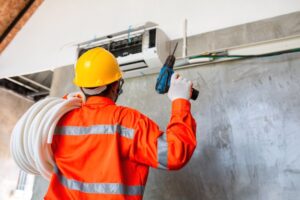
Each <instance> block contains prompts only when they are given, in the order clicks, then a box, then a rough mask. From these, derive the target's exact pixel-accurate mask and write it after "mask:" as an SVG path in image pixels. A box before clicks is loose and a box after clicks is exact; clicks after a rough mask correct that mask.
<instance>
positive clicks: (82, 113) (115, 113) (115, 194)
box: [45, 96, 196, 200]
mask: <svg viewBox="0 0 300 200" xmlns="http://www.w3.org/2000/svg"><path fill="white" fill-rule="evenodd" d="M195 131H196V124H195V121H194V119H193V117H192V115H191V113H190V102H189V101H187V100H185V99H178V100H174V101H173V102H172V115H171V121H170V123H169V124H168V128H167V131H166V133H163V132H162V131H160V130H159V127H158V126H157V125H156V124H155V123H154V122H153V121H152V120H150V119H149V118H148V117H146V116H144V115H142V114H140V113H139V112H138V111H135V110H133V109H130V108H126V107H122V106H117V105H115V103H114V102H113V101H112V100H110V99H109V98H105V97H99V96H94V97H90V98H88V100H87V102H86V103H85V104H84V105H83V106H82V107H81V108H79V109H75V110H73V111H71V112H70V113H68V114H66V115H65V116H64V117H63V118H62V119H61V120H60V121H59V123H58V125H57V127H56V130H55V135H54V138H53V143H52V149H53V154H54V159H55V163H56V168H55V173H54V174H53V176H52V179H51V182H50V186H49V189H48V192H47V194H46V196H45V199H51V200H56V199H80V200H84V199H88V200H92V199H93V200H94V199H114V200H119V199H128V200H131V199H134V200H137V199H142V195H143V191H144V187H145V185H146V181H147V176H148V167H149V166H151V167H154V168H162V169H170V170H172V169H179V168H181V167H183V166H184V165H185V164H186V163H187V161H188V160H189V159H190V157H191V156H192V153H193V151H194V149H195V147H196V137H195Z"/></svg>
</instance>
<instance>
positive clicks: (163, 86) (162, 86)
mask: <svg viewBox="0 0 300 200" xmlns="http://www.w3.org/2000/svg"><path fill="white" fill-rule="evenodd" d="M177 45H178V43H176V46H175V48H174V51H173V53H172V54H171V55H169V56H168V57H167V59H166V61H165V64H164V65H163V67H162V68H161V70H160V73H159V76H158V78H157V81H156V85H155V90H156V91H157V92H158V93H159V94H165V93H167V92H168V91H169V88H170V82H171V76H172V74H173V73H174V70H173V67H174V64H175V60H176V58H175V56H174V53H175V51H176V49H177ZM198 95H199V91H198V90H196V89H194V88H192V94H191V99H192V100H196V99H197V98H198Z"/></svg>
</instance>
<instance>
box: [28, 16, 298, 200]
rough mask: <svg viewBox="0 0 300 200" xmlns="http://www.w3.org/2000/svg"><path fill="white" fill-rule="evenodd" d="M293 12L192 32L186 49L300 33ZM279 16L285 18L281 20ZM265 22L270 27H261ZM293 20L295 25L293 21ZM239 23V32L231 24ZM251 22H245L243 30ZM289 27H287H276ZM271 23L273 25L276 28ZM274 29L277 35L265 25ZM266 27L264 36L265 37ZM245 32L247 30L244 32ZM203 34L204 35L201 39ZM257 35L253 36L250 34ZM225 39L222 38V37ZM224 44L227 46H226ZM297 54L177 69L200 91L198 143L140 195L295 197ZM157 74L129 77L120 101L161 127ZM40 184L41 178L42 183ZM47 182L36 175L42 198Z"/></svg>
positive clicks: (66, 81) (151, 198) (164, 119)
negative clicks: (177, 168) (179, 164)
mask: <svg viewBox="0 0 300 200" xmlns="http://www.w3.org/2000/svg"><path fill="white" fill-rule="evenodd" d="M298 15H299V12H298V13H294V14H291V15H286V16H281V17H279V18H274V19H273V20H271V19H270V20H264V21H262V22H261V23H260V22H255V23H252V24H248V25H247V26H245V27H248V28H247V29H245V30H248V32H247V35H248V36H249V37H244V36H245V35H244V34H245V32H244V28H243V27H244V25H241V26H238V27H233V28H229V29H227V30H222V31H219V32H218V31H216V32H212V33H210V34H211V35H209V33H207V34H204V35H199V36H197V37H196V38H193V37H191V38H190V39H192V40H193V41H195V42H194V43H192V44H191V49H192V51H193V52H196V50H195V48H198V49H200V50H201V49H206V48H205V47H203V46H202V44H203V45H211V46H212V47H215V45H218V44H217V43H218V41H221V40H226V39H228V41H227V43H228V44H229V43H230V42H229V41H231V44H232V45H237V43H236V42H235V41H234V40H235V39H237V37H238V36H235V37H230V38H228V37H225V38H224V39H219V40H214V39H212V40H209V41H210V42H207V43H201V44H200V43H198V42H196V41H202V40H204V39H205V37H208V38H222V37H221V36H222V35H223V36H224V33H226V35H239V36H240V39H241V41H240V42H239V43H238V44H247V43H252V42H253V41H260V39H259V38H264V39H265V40H266V38H268V39H272V37H273V36H274V37H273V38H281V37H287V36H292V35H295V34H298V33H299V30H300V29H299V23H300V21H299V20H300V18H299V17H297V16H298ZM283 19H284V20H283ZM263 24H268V25H269V29H264V28H263V27H264V26H263ZM292 24H293V25H292ZM239 27H240V29H241V30H243V31H242V32H241V35H240V34H237V30H239ZM249 27H251V29H249ZM276 27H291V29H289V32H288V30H286V29H281V28H279V29H276ZM274 28H275V29H274ZM274 30H277V31H276V34H273V36H272V37H271V35H272V34H269V32H272V31H274ZM266 34H269V36H270V37H264V36H265V35H266ZM250 36H251V37H250ZM203 37H204V39H203ZM253 38H256V39H253ZM225 43H226V42H225ZM224 47H225V46H224ZM299 66H300V53H294V54H289V55H287V54H286V55H281V56H276V57H269V58H259V59H248V60H236V61H230V62H223V63H216V64H210V65H205V66H201V67H200V66H198V67H193V68H187V69H182V70H179V73H180V74H182V75H183V76H184V77H186V78H188V79H190V80H192V81H193V82H194V84H195V87H196V88H198V89H199V90H200V95H199V98H198V100H197V101H193V102H192V113H193V115H194V117H195V119H196V121H197V124H198V127H197V140H198V146H197V148H196V150H195V153H194V155H193V157H192V159H191V161H190V162H189V164H188V165H187V166H186V167H184V168H183V169H182V170H180V171H175V172H166V171H162V170H155V169H152V170H151V172H150V176H149V179H148V183H147V187H146V191H145V198H144V199H146V200H157V199H160V200H162V199H166V200H167V199H175V200H185V199H186V200H191V199H203V200H224V199H228V200H235V199H236V200H240V199H243V200H296V199H299V196H300V159H299V158H300V153H299V152H300V136H299V126H300V97H299V93H300V78H299V77H300V68H299ZM54 76H55V77H56V78H54V80H55V81H54V85H53V87H52V92H51V93H52V95H54V96H55V95H58V96H61V95H63V94H64V93H66V92H69V91H72V90H74V89H75V88H74V87H73V86H72V85H71V80H72V76H73V73H72V67H65V68H62V69H60V70H58V71H56V72H55V73H54ZM156 76H157V75H148V76H144V77H138V78H133V79H127V80H126V82H125V85H124V94H123V95H122V96H121V97H120V99H119V101H118V104H121V105H126V106H129V107H133V108H136V109H138V110H140V111H141V112H143V113H144V114H146V115H148V116H149V117H150V118H152V119H153V120H154V121H156V122H157V123H158V124H159V125H160V127H161V128H162V129H165V127H166V125H167V123H168V120H169V113H170V108H171V107H170V106H171V102H170V101H169V100H168V98H167V96H166V95H158V94H157V93H156V92H155V91H154V86H155V81H156ZM41 182H42V183H43V185H42V184H40V183H41ZM46 187H47V182H45V181H42V180H41V179H37V182H36V187H35V191H34V192H35V196H34V198H33V199H41V198H42V196H43V193H44V192H45V190H46Z"/></svg>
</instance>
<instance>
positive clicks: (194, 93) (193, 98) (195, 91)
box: [191, 88, 199, 101]
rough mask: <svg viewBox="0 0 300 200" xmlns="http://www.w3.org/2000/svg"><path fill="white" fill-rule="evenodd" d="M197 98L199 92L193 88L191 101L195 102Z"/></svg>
mask: <svg viewBox="0 0 300 200" xmlns="http://www.w3.org/2000/svg"><path fill="white" fill-rule="evenodd" d="M198 96H199V91H198V90H196V89H195V88H192V95H191V99H192V100H194V101H195V100H196V99H197V98H198Z"/></svg>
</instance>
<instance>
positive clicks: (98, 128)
mask: <svg viewBox="0 0 300 200" xmlns="http://www.w3.org/2000/svg"><path fill="white" fill-rule="evenodd" d="M115 133H119V134H120V135H121V136H123V137H126V138H129V139H133V136H134V129H130V128H126V127H123V126H120V125H118V124H116V125H94V126H86V127H82V126H58V127H56V128H55V135H84V134H115Z"/></svg>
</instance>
